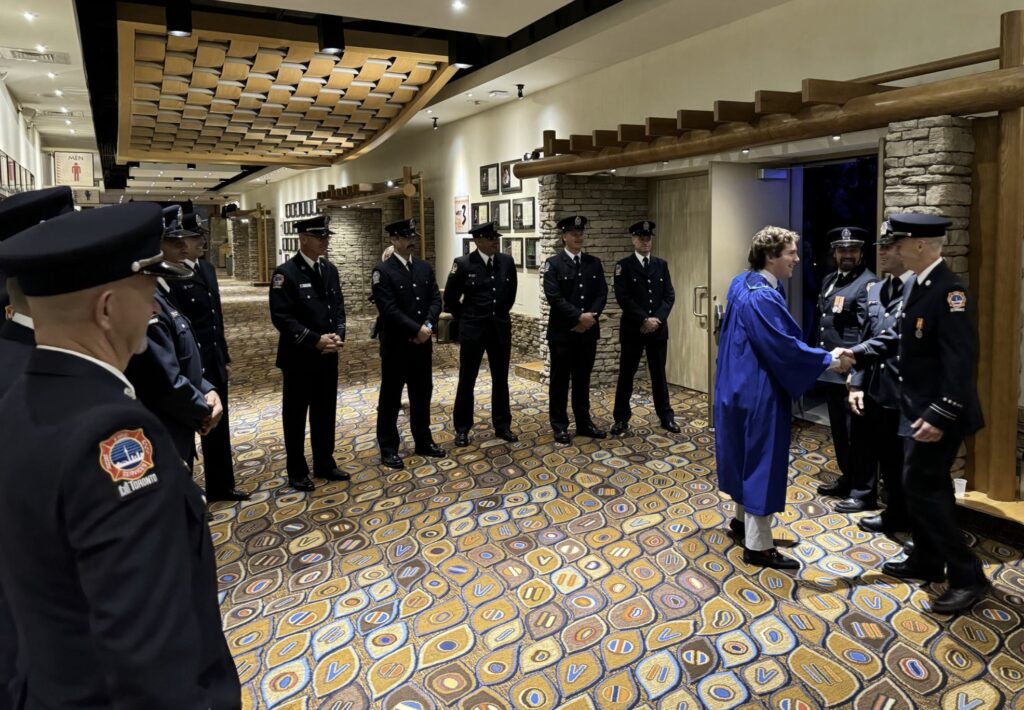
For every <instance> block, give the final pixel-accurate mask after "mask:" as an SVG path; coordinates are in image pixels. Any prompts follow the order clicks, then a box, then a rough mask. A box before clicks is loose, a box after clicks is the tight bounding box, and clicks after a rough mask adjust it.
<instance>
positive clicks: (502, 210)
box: [491, 200, 512, 232]
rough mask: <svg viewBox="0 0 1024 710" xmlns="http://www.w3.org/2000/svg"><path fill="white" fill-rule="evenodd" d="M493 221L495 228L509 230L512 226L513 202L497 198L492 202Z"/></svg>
mask: <svg viewBox="0 0 1024 710" xmlns="http://www.w3.org/2000/svg"><path fill="white" fill-rule="evenodd" d="M491 221H492V222H494V223H495V224H494V226H495V228H496V229H497V230H498V231H499V232H500V231H501V230H503V229H504V230H509V229H511V228H512V203H511V202H510V201H509V200H495V201H494V202H492V203H491Z"/></svg>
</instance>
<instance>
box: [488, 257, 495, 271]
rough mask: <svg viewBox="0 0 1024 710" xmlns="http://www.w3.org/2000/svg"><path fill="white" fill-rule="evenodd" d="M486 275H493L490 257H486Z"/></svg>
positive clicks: (492, 262)
mask: <svg viewBox="0 0 1024 710" xmlns="http://www.w3.org/2000/svg"><path fill="white" fill-rule="evenodd" d="M487 273H489V274H493V273H494V259H492V258H491V257H487Z"/></svg>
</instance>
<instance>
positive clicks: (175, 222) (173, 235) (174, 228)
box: [163, 205, 199, 239]
mask: <svg viewBox="0 0 1024 710" xmlns="http://www.w3.org/2000/svg"><path fill="white" fill-rule="evenodd" d="M163 216H164V233H163V238H164V239H184V238H185V237H198V236H199V233H198V232H194V231H192V230H191V229H188V228H187V227H186V226H185V213H184V212H183V210H182V208H181V205H171V206H170V207H164V209H163Z"/></svg>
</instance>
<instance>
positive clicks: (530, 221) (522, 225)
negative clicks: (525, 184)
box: [512, 197, 537, 232]
mask: <svg viewBox="0 0 1024 710" xmlns="http://www.w3.org/2000/svg"><path fill="white" fill-rule="evenodd" d="M533 206H534V199H533V198H532V197H522V198H520V199H518V200H512V229H514V230H515V231H517V232H521V231H524V230H527V229H530V230H532V229H536V227H537V225H536V222H535V220H534V216H533V213H534V209H533Z"/></svg>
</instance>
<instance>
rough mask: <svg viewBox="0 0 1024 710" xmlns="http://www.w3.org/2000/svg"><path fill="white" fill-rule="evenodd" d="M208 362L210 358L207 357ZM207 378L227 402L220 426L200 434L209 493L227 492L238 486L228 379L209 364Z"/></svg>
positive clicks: (223, 402) (209, 494) (222, 399)
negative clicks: (229, 408)
mask: <svg viewBox="0 0 1024 710" xmlns="http://www.w3.org/2000/svg"><path fill="white" fill-rule="evenodd" d="M203 359H204V361H205V359H206V358H203ZM205 370H206V375H205V377H206V379H207V380H208V381H209V382H210V384H212V385H213V386H214V387H215V388H216V389H217V394H218V395H220V401H221V403H222V404H223V405H224V414H223V416H221V418H220V421H219V422H217V426H216V427H214V428H213V430H212V431H210V433H209V434H207V435H206V436H201V437H199V443H200V446H201V447H202V450H203V471H204V475H205V477H206V495H207V496H211V495H217V494H218V493H226V492H228V491H230V490H231V489H232V488H234V487H235V472H234V464H233V463H232V461H231V424H230V423H229V420H228V382H227V380H226V379H222V378H221V376H220V372H219V371H218V370H217V369H216V368H212V367H209V366H205Z"/></svg>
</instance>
